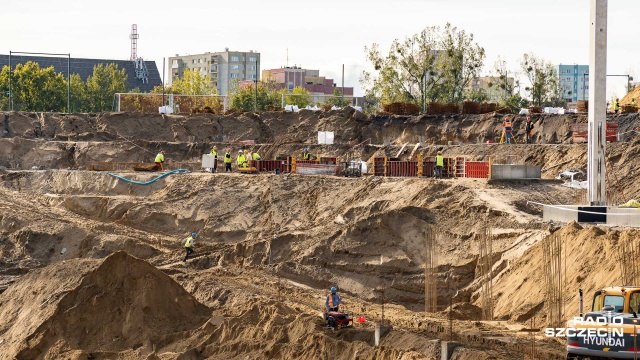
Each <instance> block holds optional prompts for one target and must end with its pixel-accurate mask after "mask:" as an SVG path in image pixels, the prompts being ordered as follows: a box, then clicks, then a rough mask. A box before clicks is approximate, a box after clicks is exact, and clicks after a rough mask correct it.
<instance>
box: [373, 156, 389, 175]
mask: <svg viewBox="0 0 640 360" xmlns="http://www.w3.org/2000/svg"><path fill="white" fill-rule="evenodd" d="M385 159H386V158H383V157H377V158H373V175H375V176H384V161H385Z"/></svg>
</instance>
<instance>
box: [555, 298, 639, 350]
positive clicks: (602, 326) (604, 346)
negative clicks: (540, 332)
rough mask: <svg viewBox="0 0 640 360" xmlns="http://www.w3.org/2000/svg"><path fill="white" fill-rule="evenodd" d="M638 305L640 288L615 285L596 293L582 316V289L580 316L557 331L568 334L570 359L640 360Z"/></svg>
mask: <svg viewBox="0 0 640 360" xmlns="http://www.w3.org/2000/svg"><path fill="white" fill-rule="evenodd" d="M638 306H640V287H638V286H612V287H607V288H604V289H601V290H598V291H596V292H595V294H594V295H593V301H592V305H591V312H588V313H586V314H584V315H583V314H582V289H580V316H578V317H575V318H573V319H572V320H569V321H568V322H567V327H566V328H565V329H558V328H556V329H554V330H555V331H564V332H565V336H566V338H567V359H576V360H577V359H592V360H595V359H598V360H600V359H636V360H637V359H640V349H639V347H640V339H638V337H637V335H639V334H640V318H639V317H638V311H639V309H638ZM547 331H549V329H547ZM547 335H549V334H547Z"/></svg>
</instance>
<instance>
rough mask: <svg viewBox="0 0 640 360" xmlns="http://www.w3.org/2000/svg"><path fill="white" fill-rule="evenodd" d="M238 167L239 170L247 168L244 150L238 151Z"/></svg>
mask: <svg viewBox="0 0 640 360" xmlns="http://www.w3.org/2000/svg"><path fill="white" fill-rule="evenodd" d="M236 165H238V169H239V168H243V167H247V160H246V159H245V158H244V154H243V153H242V150H238V157H237V158H236Z"/></svg>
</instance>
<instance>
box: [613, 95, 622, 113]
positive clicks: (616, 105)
mask: <svg viewBox="0 0 640 360" xmlns="http://www.w3.org/2000/svg"><path fill="white" fill-rule="evenodd" d="M618 111H620V100H618V98H616V99H615V100H613V112H614V113H615V114H617V113H618Z"/></svg>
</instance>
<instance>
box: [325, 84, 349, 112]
mask: <svg viewBox="0 0 640 360" xmlns="http://www.w3.org/2000/svg"><path fill="white" fill-rule="evenodd" d="M326 103H327V105H331V106H336V107H340V108H342V107H345V106H347V105H349V101H348V100H342V93H341V92H340V90H338V88H334V89H333V96H332V97H330V98H329V99H327V102H326Z"/></svg>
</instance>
